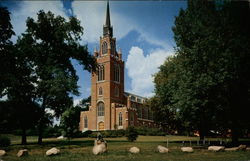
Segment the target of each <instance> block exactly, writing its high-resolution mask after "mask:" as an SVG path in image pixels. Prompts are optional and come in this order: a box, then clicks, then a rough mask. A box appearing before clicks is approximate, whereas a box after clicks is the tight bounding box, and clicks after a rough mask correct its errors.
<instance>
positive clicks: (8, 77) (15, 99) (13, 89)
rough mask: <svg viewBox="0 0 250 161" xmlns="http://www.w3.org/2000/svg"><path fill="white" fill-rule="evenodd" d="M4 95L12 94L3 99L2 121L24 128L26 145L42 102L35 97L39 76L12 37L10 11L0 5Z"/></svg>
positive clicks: (0, 76)
mask: <svg viewBox="0 0 250 161" xmlns="http://www.w3.org/2000/svg"><path fill="white" fill-rule="evenodd" d="M0 19H1V21H0V34H1V35H0V50H1V56H0V58H1V59H0V64H1V68H0V80H1V85H0V97H2V96H8V97H7V98H8V100H5V101H1V102H0V111H2V112H1V119H0V124H1V125H2V127H3V128H4V129H2V130H5V131H6V130H11V129H12V128H14V127H17V126H18V127H20V128H21V129H22V133H23V140H22V144H26V134H25V133H26V129H27V128H30V127H32V126H34V124H35V123H36V121H37V119H36V118H37V116H38V115H37V112H38V104H36V103H35V102H34V101H33V100H32V98H33V96H34V95H33V94H34V93H33V92H34V86H33V84H32V83H35V80H36V78H35V77H34V76H33V69H32V68H33V66H32V64H30V62H29V60H28V59H27V55H26V54H25V53H22V52H21V51H19V46H18V45H13V43H12V42H11V40H10V38H11V36H13V35H14V32H13V31H12V25H11V23H10V13H9V12H8V10H7V9H6V8H0Z"/></svg>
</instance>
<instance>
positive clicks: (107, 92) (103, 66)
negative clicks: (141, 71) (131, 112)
mask: <svg viewBox="0 0 250 161" xmlns="http://www.w3.org/2000/svg"><path fill="white" fill-rule="evenodd" d="M94 56H95V57H96V61H97V64H98V69H97V71H96V72H92V76H91V84H92V85H91V108H90V111H91V117H89V123H90V124H89V128H90V129H96V130H111V129H114V127H113V126H114V125H113V123H112V120H113V119H114V118H113V117H115V116H113V115H112V111H111V104H112V103H120V104H123V103H124V102H123V100H124V61H123V60H122V53H121V51H120V50H119V51H118V52H117V50H116V38H114V37H113V27H112V26H111V21H110V11H109V2H107V10H106V21H105V24H104V25H103V36H102V37H100V47H99V51H97V50H96V49H95V51H94Z"/></svg>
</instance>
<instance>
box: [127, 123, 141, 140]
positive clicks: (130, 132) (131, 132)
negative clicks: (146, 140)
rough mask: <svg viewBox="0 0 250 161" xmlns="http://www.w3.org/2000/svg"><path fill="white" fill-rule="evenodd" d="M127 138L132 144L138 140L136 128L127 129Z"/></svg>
mask: <svg viewBox="0 0 250 161" xmlns="http://www.w3.org/2000/svg"><path fill="white" fill-rule="evenodd" d="M126 137H127V139H128V141H130V142H134V141H135V140H136V139H137V137H138V132H137V131H136V129H135V127H134V126H129V127H128V128H127V129H126Z"/></svg>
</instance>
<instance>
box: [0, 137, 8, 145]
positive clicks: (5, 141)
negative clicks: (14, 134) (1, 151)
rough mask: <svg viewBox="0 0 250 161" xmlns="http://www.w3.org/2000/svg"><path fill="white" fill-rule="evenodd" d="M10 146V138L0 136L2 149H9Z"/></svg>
mask: <svg viewBox="0 0 250 161" xmlns="http://www.w3.org/2000/svg"><path fill="white" fill-rule="evenodd" d="M9 145H10V138H8V137H6V136H0V147H7V146H9Z"/></svg>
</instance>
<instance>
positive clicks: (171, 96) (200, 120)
mask: <svg viewBox="0 0 250 161" xmlns="http://www.w3.org/2000/svg"><path fill="white" fill-rule="evenodd" d="M216 2H217V1H198V0H189V1H188V7H187V9H185V10H181V11H180V13H179V16H177V17H176V20H175V26H174V28H173V31H174V34H175V40H176V44H177V52H176V55H175V56H174V57H173V58H169V59H168V60H167V61H166V62H165V64H164V65H163V66H161V68H160V72H159V73H158V74H157V75H156V78H155V83H156V95H157V96H158V97H159V98H160V99H161V100H163V102H162V105H165V106H166V105H167V106H168V107H170V108H171V109H173V111H176V112H177V117H179V118H181V120H182V121H183V123H185V126H186V127H187V128H190V130H194V129H199V131H200V135H201V139H203V137H204V135H206V133H207V131H208V130H210V129H216V130H220V129H227V128H229V129H232V135H233V136H232V138H233V142H234V143H236V142H237V138H238V136H239V130H240V129H241V128H246V127H248V126H249V119H248V118H249V117H247V116H246V112H245V111H246V110H247V107H248V106H249V98H250V97H249V89H250V88H249V81H250V79H249V74H247V73H249V72H250V71H249V69H250V63H249V62H250V61H249V60H250V54H249V53H250V52H249V48H248V47H247V46H249V43H250V41H249V38H250V36H249V30H248V28H249V27H250V25H249V21H248V20H247V19H249V15H250V12H249V3H248V2H230V1H222V3H220V4H218V3H216ZM242 17H244V18H245V19H241V18H242ZM163 107H164V106H163Z"/></svg>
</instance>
